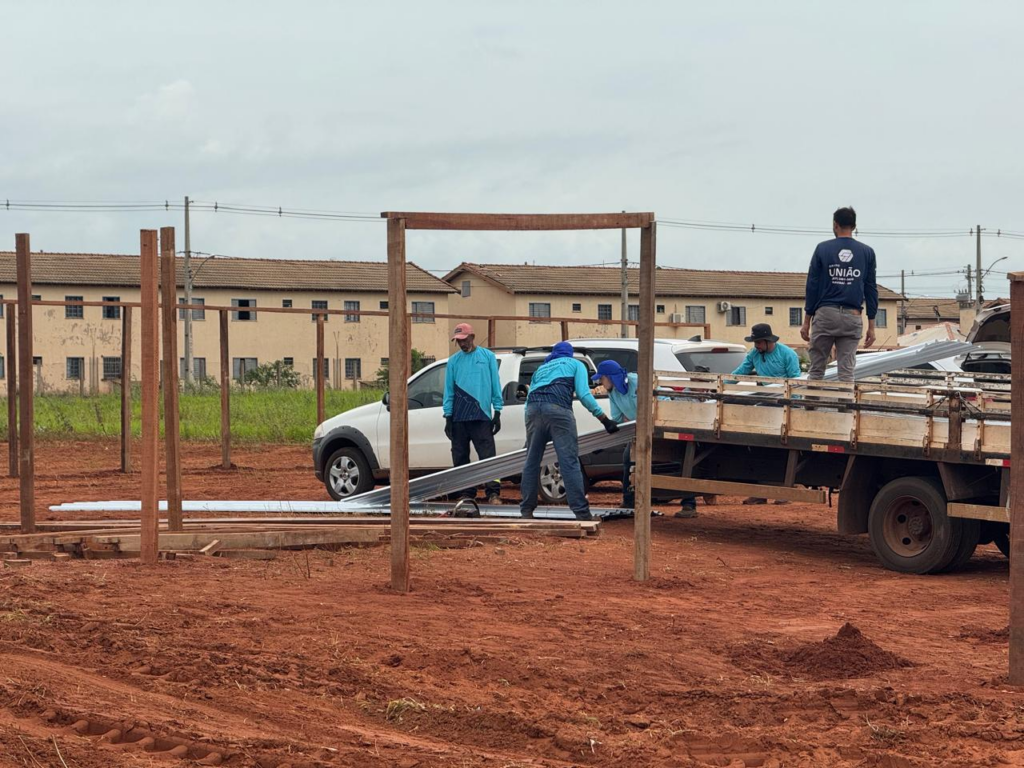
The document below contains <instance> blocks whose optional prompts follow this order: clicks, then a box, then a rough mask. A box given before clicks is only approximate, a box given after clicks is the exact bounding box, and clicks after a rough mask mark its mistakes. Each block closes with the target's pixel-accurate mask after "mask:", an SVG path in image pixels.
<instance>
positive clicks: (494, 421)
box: [491, 411, 501, 435]
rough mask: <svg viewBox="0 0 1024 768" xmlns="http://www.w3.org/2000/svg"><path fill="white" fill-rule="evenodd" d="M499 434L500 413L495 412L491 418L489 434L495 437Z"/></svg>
mask: <svg viewBox="0 0 1024 768" xmlns="http://www.w3.org/2000/svg"><path fill="white" fill-rule="evenodd" d="M499 432H501V411H495V412H494V416H492V417H491V434H492V435H496V434H498V433H499Z"/></svg>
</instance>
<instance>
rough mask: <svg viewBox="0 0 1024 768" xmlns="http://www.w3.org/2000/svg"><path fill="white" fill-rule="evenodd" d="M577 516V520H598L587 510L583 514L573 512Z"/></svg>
mask: <svg viewBox="0 0 1024 768" xmlns="http://www.w3.org/2000/svg"><path fill="white" fill-rule="evenodd" d="M573 514H574V515H576V519H577V520H596V519H597V518H596V517H594V516H593V515H592V514H590V510H589V509H585V510H583V511H582V512H573Z"/></svg>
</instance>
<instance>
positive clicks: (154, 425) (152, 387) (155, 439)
mask: <svg viewBox="0 0 1024 768" xmlns="http://www.w3.org/2000/svg"><path fill="white" fill-rule="evenodd" d="M140 240H141V265H140V280H139V282H140V287H141V296H142V313H141V314H142V335H141V339H140V341H141V346H142V514H141V518H140V524H141V527H142V536H141V545H140V547H139V549H140V550H141V555H142V562H143V564H144V565H154V564H156V559H157V549H158V546H159V534H158V518H159V504H160V485H159V483H160V467H159V458H160V455H159V454H160V404H159V397H160V393H159V391H158V390H159V379H160V370H159V366H160V323H159V318H158V316H157V312H158V304H159V301H160V299H159V296H158V293H157V280H158V275H159V273H158V270H157V255H156V248H157V244H156V230H155V229H144V230H142V232H141V233H140Z"/></svg>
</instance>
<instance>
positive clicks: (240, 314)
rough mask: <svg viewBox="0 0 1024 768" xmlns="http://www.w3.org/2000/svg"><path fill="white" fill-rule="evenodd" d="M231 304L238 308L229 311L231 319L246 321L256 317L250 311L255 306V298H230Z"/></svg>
mask: <svg viewBox="0 0 1024 768" xmlns="http://www.w3.org/2000/svg"><path fill="white" fill-rule="evenodd" d="M231 306H232V307H238V308H239V309H238V310H236V311H235V312H232V313H231V319H232V320H238V321H241V322H247V321H251V320H255V319H256V313H255V312H253V311H252V310H253V309H255V308H256V299H232V300H231ZM239 359H241V358H239Z"/></svg>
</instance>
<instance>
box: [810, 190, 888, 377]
mask: <svg viewBox="0 0 1024 768" xmlns="http://www.w3.org/2000/svg"><path fill="white" fill-rule="evenodd" d="M856 228H857V212H856V211H855V210H853V208H840V209H839V210H837V211H836V212H835V213H834V214H833V216H832V231H833V232H834V233H835V235H836V237H835V240H826V241H825V242H824V243H818V247H817V248H815V249H814V255H813V256H812V257H811V267H810V269H809V270H808V271H807V295H806V304H805V307H804V324H803V327H802V328H801V329H800V335H801V336H802V337H803V340H804V341H809V342H810V348H809V350H808V351H809V353H810V356H811V368H810V371H808V374H807V378H808V379H820V378H822V377H823V376H824V374H825V366H826V365H828V359H829V357H830V356H831V354H832V349H833V347H834V348H835V351H836V364H837V365H838V366H839V380H840V381H853V368H854V364H855V362H856V359H857V346H858V345H859V344H860V339H861V336H862V335H863V333H864V320H863V317H862V314H863V312H864V311H865V310H866V311H867V315H868V331H867V335H866V336H865V338H864V346H865V347H870V346H871V345H872V344H874V343H875V315H876V314H877V313H878V285H877V284H876V283H875V252H874V250H872V248H871V247H869V246H867V245H864V243H859V242H857V241H856V240H854V239H853V230H854V229H856ZM811 318H813V319H814V321H813V326H812V323H811Z"/></svg>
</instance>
